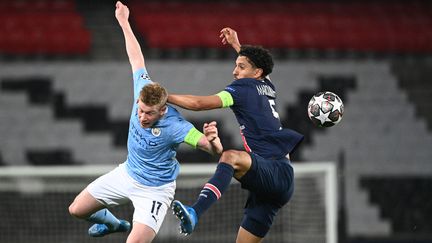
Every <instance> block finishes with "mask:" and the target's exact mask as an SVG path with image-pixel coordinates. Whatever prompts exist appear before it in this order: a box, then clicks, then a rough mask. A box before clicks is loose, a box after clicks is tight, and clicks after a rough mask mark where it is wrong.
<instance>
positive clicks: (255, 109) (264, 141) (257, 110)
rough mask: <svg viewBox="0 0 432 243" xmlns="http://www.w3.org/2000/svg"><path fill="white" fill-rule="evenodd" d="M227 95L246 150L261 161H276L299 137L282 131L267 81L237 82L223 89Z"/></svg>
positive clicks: (284, 130)
mask: <svg viewBox="0 0 432 243" xmlns="http://www.w3.org/2000/svg"><path fill="white" fill-rule="evenodd" d="M225 91H227V92H228V93H230V94H231V97H232V101H233V104H232V105H231V106H230V108H231V109H232V110H233V112H234V114H235V116H236V118H237V121H238V123H239V125H240V130H241V134H242V137H243V142H244V146H245V149H246V151H248V152H253V153H256V154H258V155H260V156H261V157H264V158H272V159H279V158H282V157H285V156H286V155H287V154H289V153H290V152H291V151H292V150H293V149H294V148H295V147H296V146H297V145H298V144H299V143H300V142H301V141H302V140H303V135H301V134H300V133H298V132H296V131H293V130H291V129H284V128H282V124H281V122H280V118H279V114H278V113H277V111H276V91H275V87H274V85H273V84H272V83H271V82H270V80H268V79H264V80H257V79H252V78H243V79H238V80H235V81H234V82H232V83H231V84H230V85H228V86H227V87H226V88H225Z"/></svg>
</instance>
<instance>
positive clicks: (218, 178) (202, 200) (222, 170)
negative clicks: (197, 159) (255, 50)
mask: <svg viewBox="0 0 432 243" xmlns="http://www.w3.org/2000/svg"><path fill="white" fill-rule="evenodd" d="M233 175H234V168H233V167H232V166H231V165H230V164H227V163H223V162H219V164H218V166H217V168H216V171H215V173H214V174H213V177H212V178H211V179H210V180H209V181H208V182H207V183H206V184H205V185H204V188H203V189H202V190H201V193H200V194H199V196H198V199H197V201H196V202H195V204H194V205H192V208H193V209H194V210H195V212H196V213H197V216H198V218H199V217H200V215H201V214H202V213H204V212H205V211H206V210H207V209H209V208H210V206H211V205H212V204H213V203H214V202H216V201H217V200H218V199H219V198H220V197H221V196H222V194H223V193H224V192H225V191H226V190H227V189H228V186H229V184H230V182H231V178H232V177H233Z"/></svg>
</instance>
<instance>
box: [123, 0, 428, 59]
mask: <svg viewBox="0 0 432 243" xmlns="http://www.w3.org/2000/svg"><path fill="white" fill-rule="evenodd" d="M131 8H132V9H134V10H135V11H136V12H141V11H143V12H145V14H133V13H132V17H133V20H134V22H135V24H136V26H137V29H138V31H140V33H141V34H142V35H143V36H144V38H145V39H146V40H148V43H147V44H148V45H149V47H151V48H162V49H163V48H171V49H173V48H191V47H207V48H209V47H211V48H223V46H222V45H221V44H220V42H219V40H218V32H219V30H220V29H221V28H223V27H225V26H230V27H233V28H234V29H237V30H238V31H239V33H240V39H241V41H242V43H250V44H260V45H264V46H266V47H269V48H289V49H300V50H307V49H313V50H342V51H357V52H378V53H392V52H393V53H418V54H421V53H424V52H427V53H430V52H431V51H432V44H431V43H432V31H431V29H432V15H431V13H432V4H430V3H429V2H427V1H412V2H411V1H410V2H407V1H391V2H388V1H385V2H380V1H378V2H375V1H367V2H361V3H360V2H340V1H333V2H324V1H311V2H309V1H307V2H295V1H294V2H283V1H276V2H265V3H263V2H251V3H248V4H242V3H240V2H230V3H226V2H223V3H211V2H206V3H202V2H187V1H178V2H145V3H144V2H141V1H133V2H132V4H131ZM263 10H265V11H263Z"/></svg>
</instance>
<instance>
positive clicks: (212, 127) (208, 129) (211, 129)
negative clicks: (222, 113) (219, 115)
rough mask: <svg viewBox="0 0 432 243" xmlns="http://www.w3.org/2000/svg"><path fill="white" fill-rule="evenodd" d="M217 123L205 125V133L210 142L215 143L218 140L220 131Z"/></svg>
mask: <svg viewBox="0 0 432 243" xmlns="http://www.w3.org/2000/svg"><path fill="white" fill-rule="evenodd" d="M216 125H217V123H216V122H215V121H212V122H210V123H204V126H203V131H204V135H205V136H206V138H207V140H208V141H209V142H213V141H214V140H215V139H217V138H218V129H217V127H216Z"/></svg>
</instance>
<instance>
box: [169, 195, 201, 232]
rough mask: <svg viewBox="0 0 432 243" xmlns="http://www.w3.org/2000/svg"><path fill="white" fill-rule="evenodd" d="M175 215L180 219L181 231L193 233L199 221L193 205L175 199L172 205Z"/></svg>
mask: <svg viewBox="0 0 432 243" xmlns="http://www.w3.org/2000/svg"><path fill="white" fill-rule="evenodd" d="M171 208H172V210H173V211H174V215H175V216H176V217H177V218H178V219H179V220H180V233H182V234H184V235H190V234H192V231H193V230H194V229H195V226H196V224H197V223H198V217H197V215H196V213H195V210H194V209H193V208H192V207H189V206H186V205H183V204H182V203H181V202H179V201H177V200H174V201H173V203H172V206H171Z"/></svg>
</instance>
